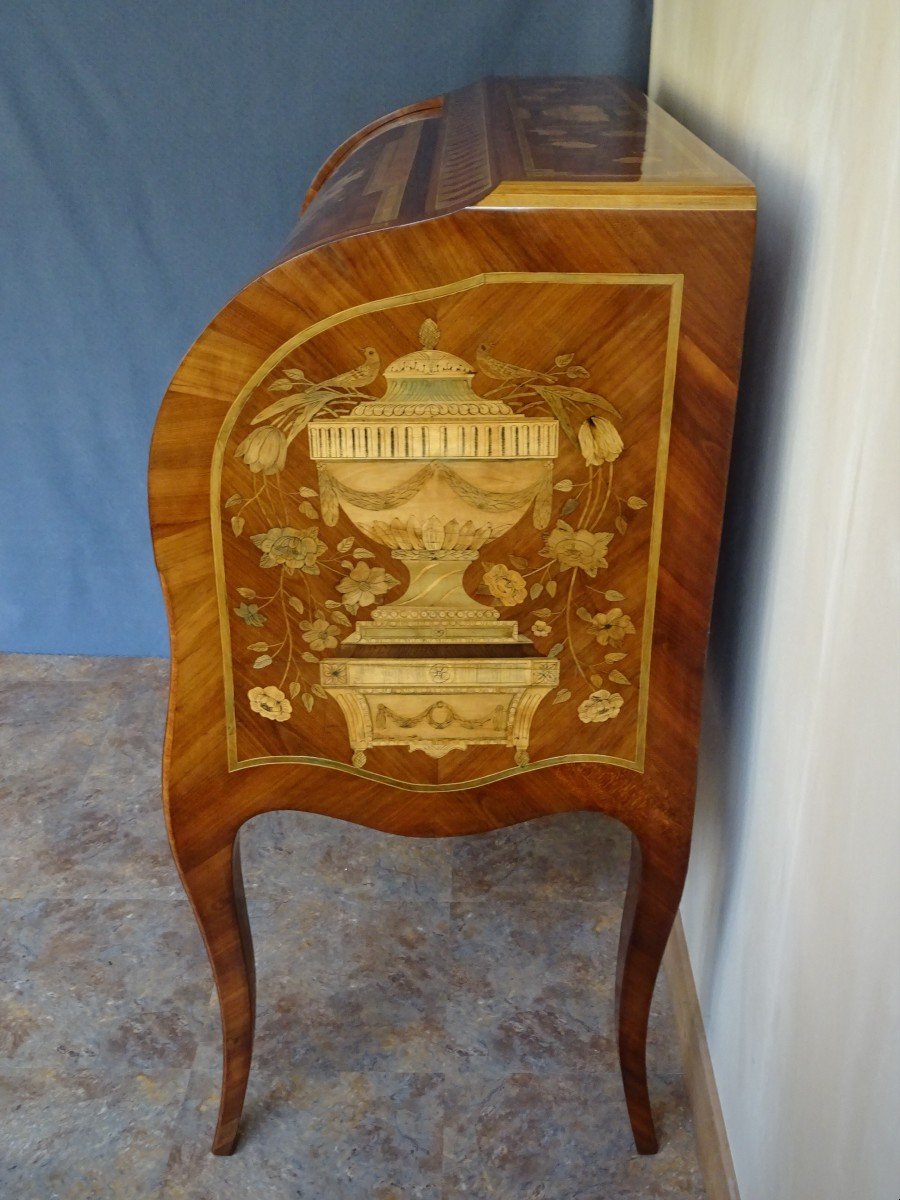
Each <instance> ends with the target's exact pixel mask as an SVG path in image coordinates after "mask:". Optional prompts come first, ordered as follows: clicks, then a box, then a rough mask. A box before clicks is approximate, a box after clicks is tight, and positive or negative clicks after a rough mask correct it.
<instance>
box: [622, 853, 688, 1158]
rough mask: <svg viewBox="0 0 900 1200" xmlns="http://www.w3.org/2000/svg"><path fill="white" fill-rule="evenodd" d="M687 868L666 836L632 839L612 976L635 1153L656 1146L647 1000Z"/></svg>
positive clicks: (684, 855)
mask: <svg viewBox="0 0 900 1200" xmlns="http://www.w3.org/2000/svg"><path fill="white" fill-rule="evenodd" d="M686 871H687V852H686V850H685V851H682V849H681V848H680V847H678V846H677V845H675V846H673V845H672V844H671V842H667V843H665V844H664V839H663V838H659V839H654V838H652V837H648V836H646V835H642V837H641V838H640V839H639V838H638V836H637V835H635V836H634V837H633V840H632V848H631V871H630V875H629V879H628V892H627V895H626V898H625V911H624V914H623V917H622V932H621V935H620V939H619V963H618V975H617V979H616V1024H617V1028H618V1041H619V1063H620V1066H621V1069H622V1083H623V1084H624V1087H625V1102H626V1104H627V1106H628V1117H629V1120H630V1121H631V1129H632V1133H633V1134H634V1144H635V1146H636V1148H637V1151H638V1153H639V1154H655V1153H656V1152H657V1150H658V1149H659V1142H658V1140H657V1136H656V1130H655V1128H654V1125H653V1112H652V1110H651V1108H650V1095H649V1092H648V1089H647V1024H648V1020H649V1016H650V1002H651V1001H652V999H653V989H654V987H655V985H656V978H657V975H658V974H659V968H660V964H661V963H662V957H663V952H664V951H665V948H666V943H667V942H668V940H669V933H670V932H671V929H672V923H673V922H674V920H675V915H676V913H677V912H678V904H679V902H680V900H681V893H682V889H683V887H684V877H685V873H686Z"/></svg>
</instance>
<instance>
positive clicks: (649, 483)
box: [150, 78, 755, 1154]
mask: <svg viewBox="0 0 900 1200" xmlns="http://www.w3.org/2000/svg"><path fill="white" fill-rule="evenodd" d="M754 222H755V193H754V189H753V187H752V185H751V184H750V183H749V181H748V180H747V179H746V178H744V176H743V175H741V174H740V173H739V172H738V171H736V170H735V169H734V168H732V167H730V166H729V165H728V164H727V163H726V162H724V161H723V160H722V159H721V158H719V157H718V155H716V154H715V153H713V151H711V150H710V149H708V148H707V147H706V146H704V145H703V143H701V142H700V141H698V140H697V138H695V137H694V136H693V135H692V134H690V133H689V132H688V131H687V130H685V129H683V128H682V127H681V126H680V125H678V124H677V123H676V122H675V121H674V120H673V119H672V118H671V117H669V116H668V115H667V114H666V113H665V112H663V111H662V110H661V109H659V108H657V107H656V106H655V105H653V104H651V103H650V102H649V101H648V100H647V99H646V98H645V97H644V96H643V95H641V94H640V93H639V92H636V91H634V90H633V89H632V88H630V87H628V86H627V85H625V84H623V83H621V82H620V81H618V80H614V79H608V78H602V79H579V78H559V79H555V78H540V79H488V80H484V81H482V82H480V83H477V84H474V85H472V86H470V87H466V88H462V89H460V90H459V91H456V92H450V93H448V94H447V95H445V96H439V97H436V98H435V99H432V100H428V101H425V102H424V103H421V104H416V105H412V106H410V107H409V108H405V109H401V110H399V111H398V112H395V113H392V114H391V115H390V116H387V117H384V118H383V119H381V120H379V121H376V122H374V123H373V124H371V125H369V126H368V127H367V128H366V129H364V130H362V131H361V132H360V133H358V134H356V135H355V136H354V137H351V138H350V139H348V141H347V142H345V143H344V145H343V146H341V147H340V149H338V150H337V151H336V152H335V153H334V154H333V155H332V156H331V158H330V159H329V160H328V162H327V163H326V164H325V166H324V167H323V168H322V170H321V171H320V172H319V174H318V175H317V176H316V178H315V180H314V182H313V184H312V186H311V187H310V189H309V192H308V194H307V196H306V200H305V203H304V205H303V210H302V213H301V216H300V218H299V221H298V223H297V225H296V228H295V229H294V231H293V233H292V234H291V236H290V239H289V241H288V244H287V247H286V248H285V250H284V252H283V254H282V255H281V256H280V257H279V258H278V260H277V261H276V262H275V263H274V265H272V266H271V267H269V268H268V269H267V270H266V271H264V272H263V273H262V274H261V275H259V276H258V278H256V279H254V280H253V281H252V282H251V283H249V284H248V285H247V286H246V287H245V288H243V289H242V291H241V292H240V293H239V294H238V295H237V296H236V297H235V299H234V300H232V301H231V302H230V303H229V304H227V305H226V306H225V308H223V309H222V311H221V312H220V313H219V314H218V316H216V317H215V319H214V320H213V321H212V323H211V324H210V325H209V327H208V328H207V329H206V330H205V331H204V332H203V333H202V334H201V336H200V337H199V338H198V340H197V342H196V343H195V344H194V346H193V347H192V348H191V350H190V351H189V353H188V354H187V356H186V358H185V359H184V361H183V362H182V364H181V366H180V367H179V369H178V371H177V373H176V375H175V378H174V379H173V381H172V384H171V386H170V388H169V390H168V392H167V393H166V396H165V398H164V400H163V403H162V408H161V410H160V414H159V419H158V422H157V425H156V430H155V433H154V438H153V447H152V453H151V466H150V508H151V519H152V528H153V540H154V545H155V553H156V561H157V565H158V567H159V571H160V575H161V577H162V583H163V590H164V593H165V597H166V602H167V606H168V615H169V624H170V629H171V638H172V683H171V692H170V700H169V717H168V726H167V731H166V740H165V751H164V767H163V776H164V782H163V790H164V796H165V809H166V817H167V823H168V831H169V838H170V841H171V845H172V850H173V853H174V855H175V859H176V862H177V864H178V869H179V871H180V873H181V878H182V880H183V883H184V887H185V889H186V891H187V893H188V896H189V897H190V900H191V903H192V904H193V907H194V911H195V913H196V916H197V921H198V922H199V925H200V928H201V930H202V932H203V936H204V939H205V942H206V946H207V950H208V952H209V957H210V961H211V963H212V968H213V973H214V976H215V981H216V987H217V989H218V996H219V1002H220V1005H221V1013H222V1027H223V1040H224V1075H223V1085H222V1095H221V1107H220V1110H219V1117H218V1125H217V1128H216V1132H215V1137H214V1142H213V1150H214V1152H215V1153H217V1154H229V1153H231V1152H232V1150H233V1149H234V1146H235V1142H236V1139H237V1135H238V1126H239V1122H240V1117H241V1110H242V1107H243V1101H244V1094H245V1090H246V1085H247V1077H248V1073H249V1069H250V1058H251V1051H252V1042H253V1025H254V998H255V981H254V962H253V947H252V942H251V936H250V928H249V924H248V921H247V910H246V905H245V900H244V893H243V886H242V879H241V865H240V853H239V845H238V831H239V829H240V827H241V825H242V824H243V823H244V822H245V821H247V820H248V819H250V818H251V817H254V816H256V815H257V814H259V813H263V812H267V811H271V810H274V809H295V810H300V811H304V812H314V813H323V814H328V815H329V816H332V817H338V818H340V819H342V820H345V821H354V822H356V823H358V824H360V825H367V826H370V827H372V828H375V829H380V830H386V831H389V832H392V833H399V834H407V835H410V836H413V837H443V836H452V835H458V834H472V833H479V832H483V831H487V830H493V829H499V828H502V827H504V826H508V825H512V824H515V823H517V822H519V821H527V820H530V819H532V818H534V817H539V816H542V815H544V814H547V813H557V812H567V811H574V810H588V811H596V812H602V813H606V814H609V815H611V816H613V817H615V818H617V819H618V820H619V821H622V822H624V824H625V825H627V826H628V828H629V829H630V831H631V833H632V835H633V837H632V845H633V851H632V866H631V873H630V879H629V884H628V893H627V897H626V906H625V915H624V919H623V924H622V932H621V939H620V952H619V965H618V978H617V1030H618V1047H619V1055H620V1062H621V1069H622V1077H623V1081H624V1090H625V1099H626V1103H627V1106H628V1114H629V1118H630V1121H631V1126H632V1129H633V1132H634V1139H635V1143H636V1146H637V1149H638V1150H639V1151H640V1152H641V1153H645V1154H652V1153H654V1152H655V1151H656V1149H657V1137H656V1133H655V1130H654V1126H653V1117H652V1113H651V1108H650V1100H649V1096H648V1089H647V1074H646V1040H647V1021H648V1012H649V1007H650V1001H651V998H652V994H653V988H654V985H655V981H656V977H657V974H658V971H659V966H660V960H661V958H662V954H663V950H664V948H665V945H666V941H667V939H668V935H669V931H670V929H671V926H672V922H673V920H674V917H675V913H676V910H677V907H678V903H679V900H680V897H681V892H682V888H683V884H684V878H685V872H686V870H687V862H688V853H689V846H690V836H691V826H692V821H693V807H694V791H695V783H696V768H697V741H698V732H699V719H700V699H701V687H702V677H703V666H704V656H705V651H706V643H707V635H708V623H709V614H710V606H711V602H712V592H713V582H714V576H715V566H716V557H717V552H718V545H719V537H720V533H721V522H722V509H723V503H724V496H725V483H726V475H727V467H728V457H729V450H730V440H731V431H732V424H733V415H734V403H735V395H736V391H737V382H738V372H739V365H740V357H741V342H742V331H743V322H744V310H745V304H746V295H747V286H748V277H749V271H750V259H751V251H752V243H753V234H754ZM309 1036H310V1037H315V1030H314V1029H312V1030H310V1031H309Z"/></svg>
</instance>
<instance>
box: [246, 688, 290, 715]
mask: <svg viewBox="0 0 900 1200" xmlns="http://www.w3.org/2000/svg"><path fill="white" fill-rule="evenodd" d="M247 699H248V700H249V701H250V707H251V708H252V709H253V711H254V712H255V713H259V715H260V716H261V717H265V718H266V720H267V721H286V720H287V719H288V717H289V716H290V715H291V711H292V710H291V702H290V700H288V698H287V696H285V694H284V692H283V691H282V690H281V688H277V687H255V688H251V689H250V691H249V692H248V693H247Z"/></svg>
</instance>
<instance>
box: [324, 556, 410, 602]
mask: <svg viewBox="0 0 900 1200" xmlns="http://www.w3.org/2000/svg"><path fill="white" fill-rule="evenodd" d="M399 582H400V581H399V580H398V579H395V578H394V576H393V575H388V573H387V571H386V570H385V569H384V567H370V566H369V564H368V563H366V562H358V563H357V564H356V566H355V567H354V568H353V570H352V571H351V572H350V574H349V575H345V576H344V578H343V579H342V580H341V582H340V583H339V584H338V585H337V590H338V591H339V592H342V593H343V596H344V601H345V603H347V604H355V605H357V606H358V607H359V608H368V606H369V605H370V604H374V603H375V600H376V598H377V597H378V596H383V595H384V593H385V592H387V591H389V590H390V589H391V588H392V587H396V586H397V584H398V583H399Z"/></svg>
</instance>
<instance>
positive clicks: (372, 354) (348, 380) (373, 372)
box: [315, 346, 381, 390]
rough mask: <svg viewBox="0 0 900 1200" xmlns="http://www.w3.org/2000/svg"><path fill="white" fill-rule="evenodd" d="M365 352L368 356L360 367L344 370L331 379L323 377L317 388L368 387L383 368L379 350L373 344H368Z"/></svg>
mask: <svg viewBox="0 0 900 1200" xmlns="http://www.w3.org/2000/svg"><path fill="white" fill-rule="evenodd" d="M363 354H364V355H365V356H366V357H365V361H364V362H361V363H360V364H359V366H358V367H353V368H352V369H351V370H349V371H344V372H343V373H342V374H341V375H334V376H332V378H331V379H323V380H322V382H321V383H317V384H316V385H315V386H316V390H318V389H319V388H364V387H368V386H369V384H370V383H372V381H373V380H374V379H375V377H376V376H377V374H378V372H379V370H380V369H381V358H380V357H379V354H378V351H377V350H373V349H372V347H371V346H366V348H365V350H364V351H363Z"/></svg>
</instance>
